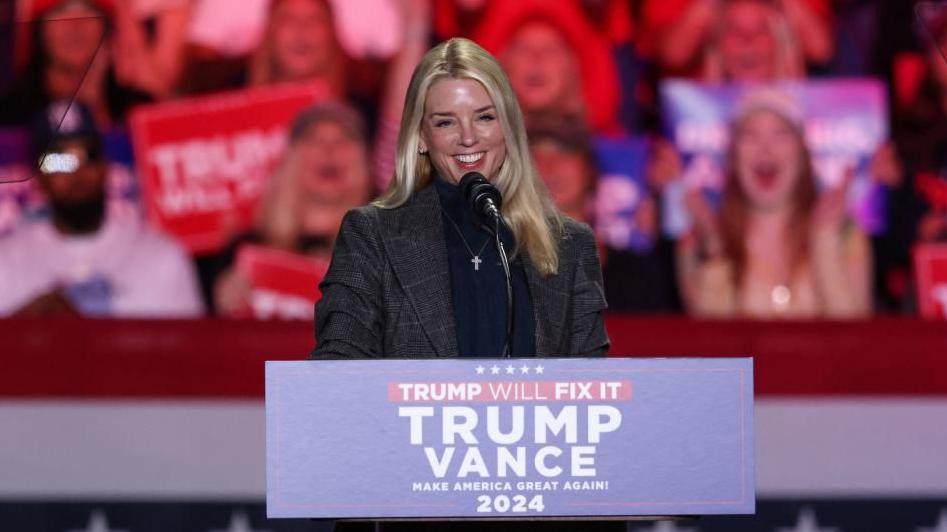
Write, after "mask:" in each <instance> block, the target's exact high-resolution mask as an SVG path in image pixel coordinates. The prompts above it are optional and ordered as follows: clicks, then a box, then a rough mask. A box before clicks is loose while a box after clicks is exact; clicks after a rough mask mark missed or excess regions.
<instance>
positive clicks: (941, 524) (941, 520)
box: [917, 508, 947, 532]
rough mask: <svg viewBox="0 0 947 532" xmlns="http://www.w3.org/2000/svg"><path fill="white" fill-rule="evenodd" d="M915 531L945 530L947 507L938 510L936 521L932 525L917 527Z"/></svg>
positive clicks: (944, 531)
mask: <svg viewBox="0 0 947 532" xmlns="http://www.w3.org/2000/svg"><path fill="white" fill-rule="evenodd" d="M917 532H947V508H944V509H942V510H941V511H940V516H938V518H937V523H935V524H934V526H932V527H930V528H927V527H923V528H918V529H917Z"/></svg>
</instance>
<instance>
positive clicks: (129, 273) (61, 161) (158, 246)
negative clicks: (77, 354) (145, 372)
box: [0, 102, 203, 317]
mask: <svg viewBox="0 0 947 532" xmlns="http://www.w3.org/2000/svg"><path fill="white" fill-rule="evenodd" d="M60 124H61V125H60ZM57 129H59V131H58V132H57ZM31 141H32V144H33V148H34V154H35V159H34V160H36V161H37V168H36V170H37V172H36V175H37V176H38V177H37V179H38V184H39V186H40V189H41V190H42V191H43V193H44V194H45V196H46V199H47V201H48V204H49V210H50V215H49V217H47V218H44V219H41V220H37V221H32V222H25V223H23V224H22V225H21V226H19V227H18V228H17V229H16V230H15V231H14V232H13V233H12V234H11V235H10V236H8V237H7V238H5V239H3V240H0V315H10V314H13V315H32V316H45V315H53V314H80V315H84V316H114V317H192V316H198V315H200V314H201V313H202V312H203V306H202V303H201V300H200V296H199V291H198V284H197V277H196V275H195V273H194V269H193V265H192V264H191V262H190V260H189V258H188V256H187V255H186V253H185V252H184V250H183V249H182V248H181V247H180V246H178V245H177V244H176V243H174V242H173V241H172V240H170V239H169V238H167V237H165V236H162V235H159V234H157V233H156V232H154V231H153V230H151V229H149V228H148V227H146V226H145V225H144V223H143V222H142V221H140V220H137V219H129V218H128V217H125V218H122V219H117V218H116V219H113V218H110V217H109V215H108V213H107V209H106V186H105V183H106V161H105V160H104V157H103V153H102V141H101V138H100V136H99V134H98V132H97V131H96V129H95V126H94V123H93V121H92V117H91V114H90V113H89V111H88V109H86V108H84V107H82V106H81V105H80V104H78V103H73V104H72V106H69V105H68V104H66V103H64V102H58V103H54V104H52V105H50V106H49V107H48V108H47V109H46V112H45V113H44V114H43V115H42V116H40V117H38V118H37V120H36V121H35V122H34V128H33V131H32V138H31ZM0 186H2V185H0Z"/></svg>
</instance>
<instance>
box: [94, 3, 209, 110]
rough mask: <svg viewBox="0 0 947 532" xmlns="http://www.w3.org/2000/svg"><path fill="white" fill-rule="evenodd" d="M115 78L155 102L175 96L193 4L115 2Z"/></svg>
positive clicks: (113, 18) (183, 60) (113, 52)
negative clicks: (148, 96) (143, 93)
mask: <svg viewBox="0 0 947 532" xmlns="http://www.w3.org/2000/svg"><path fill="white" fill-rule="evenodd" d="M112 6H113V7H114V16H113V17H112V20H113V21H114V24H115V36H114V38H113V46H112V47H111V50H112V54H113V56H114V64H115V75H116V78H117V79H118V80H119V81H120V82H121V83H123V84H125V85H128V86H130V87H134V88H135V89H137V90H140V91H143V92H145V93H147V94H148V95H150V96H151V97H152V98H154V99H156V100H163V99H167V98H169V97H171V96H173V95H174V94H175V93H176V91H177V89H178V85H179V83H180V81H181V76H182V74H183V70H184V64H185V59H186V58H185V45H186V37H187V22H188V20H189V17H190V13H191V11H190V7H191V6H190V0H131V1H129V0H125V1H114V2H112Z"/></svg>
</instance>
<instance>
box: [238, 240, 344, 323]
mask: <svg viewBox="0 0 947 532" xmlns="http://www.w3.org/2000/svg"><path fill="white" fill-rule="evenodd" d="M237 269H238V270H239V271H241V272H243V274H244V275H246V276H247V278H248V279H249V280H250V286H251V291H250V314H251V315H252V316H253V317H255V318H258V319H264V320H265V319H273V318H278V319H289V320H295V319H299V320H309V321H312V316H313V305H315V303H316V301H318V300H319V298H320V297H322V293H321V292H320V291H319V282H320V281H322V277H323V276H324V275H325V274H326V270H328V269H329V263H328V261H326V260H323V259H319V258H315V257H309V256H306V255H300V254H297V253H291V252H288V251H283V250H278V249H271V248H266V247H262V246H254V245H244V246H241V247H240V249H239V250H238V251H237Z"/></svg>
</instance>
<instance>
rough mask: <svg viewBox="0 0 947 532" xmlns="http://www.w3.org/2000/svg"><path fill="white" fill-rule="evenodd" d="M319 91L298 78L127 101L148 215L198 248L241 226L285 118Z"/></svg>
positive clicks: (276, 153)
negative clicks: (141, 102) (133, 104)
mask: <svg viewBox="0 0 947 532" xmlns="http://www.w3.org/2000/svg"><path fill="white" fill-rule="evenodd" d="M327 95H328V89H327V88H326V86H325V84H324V83H305V84H292V85H278V86H274V87H265V88H256V89H247V90H241V91H233V92H226V93H219V94H214V95H210V96H201V97H197V98H189V99H185V100H178V101H174V102H167V103H161V104H156V105H148V106H143V107H139V108H137V109H135V110H134V111H133V112H132V115H131V118H130V125H131V133H132V138H133V141H134V148H135V159H136V161H138V166H139V168H140V171H141V183H142V195H143V202H144V204H145V206H146V208H147V210H148V215H149V218H150V220H151V222H152V223H153V224H154V225H155V226H156V227H158V228H160V229H162V230H163V231H165V232H167V233H170V234H171V235H174V236H176V237H177V238H178V239H180V240H181V242H182V243H183V244H184V245H185V246H186V247H187V248H188V249H189V250H190V251H191V252H193V253H198V254H199V253H208V252H213V251H217V250H219V249H220V248H221V247H223V246H224V245H225V244H226V243H227V242H228V241H229V240H230V238H231V237H232V236H233V235H234V234H236V233H239V232H242V231H245V230H247V229H249V228H250V226H251V225H252V221H253V212H254V210H255V208H256V206H257V203H258V202H259V199H260V196H261V195H262V193H263V190H264V189H265V185H266V182H267V180H268V179H269V176H270V175H271V173H272V171H273V169H274V166H275V165H276V163H277V162H278V160H279V158H280V156H281V154H282V152H283V149H284V147H285V144H286V130H287V128H288V127H289V125H290V123H291V121H292V120H293V118H294V117H295V116H296V114H297V113H298V112H299V111H300V110H301V109H303V108H305V107H306V106H309V105H311V104H313V103H315V102H317V101H319V100H322V99H325V98H326V97H327Z"/></svg>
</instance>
